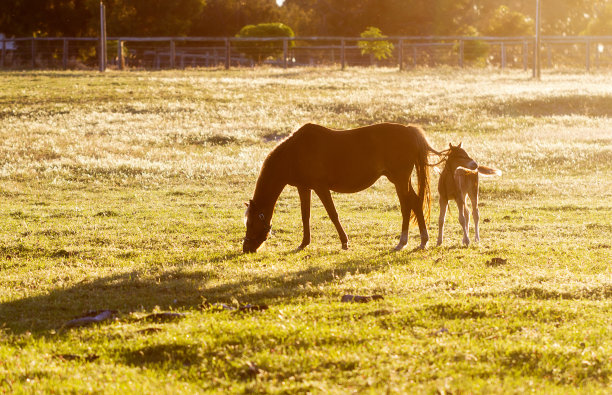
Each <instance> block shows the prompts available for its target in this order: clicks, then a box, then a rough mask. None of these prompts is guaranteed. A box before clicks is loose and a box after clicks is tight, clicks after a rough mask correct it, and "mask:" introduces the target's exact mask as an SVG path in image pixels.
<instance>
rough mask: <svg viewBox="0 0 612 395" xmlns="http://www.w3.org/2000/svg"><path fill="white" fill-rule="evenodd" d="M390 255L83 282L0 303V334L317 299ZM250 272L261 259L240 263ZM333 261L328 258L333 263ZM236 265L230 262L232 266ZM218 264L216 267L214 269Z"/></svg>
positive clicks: (218, 260) (176, 270)
mask: <svg viewBox="0 0 612 395" xmlns="http://www.w3.org/2000/svg"><path fill="white" fill-rule="evenodd" d="M388 254H389V253H376V254H372V255H371V256H366V257H363V258H359V259H356V258H348V257H346V258H345V257H342V254H337V253H336V254H330V255H333V256H336V257H339V258H340V259H337V258H336V259H335V260H336V262H337V263H335V264H333V265H329V266H325V267H322V266H317V265H313V266H308V267H306V268H304V266H303V265H302V269H299V270H291V268H288V269H287V270H281V271H280V272H279V271H275V272H274V274H267V273H266V271H265V270H261V271H260V270H253V271H252V272H249V273H244V274H242V275H241V276H240V277H239V278H237V279H234V278H232V277H231V276H230V277H227V276H224V274H223V273H222V271H223V268H222V267H220V266H222V265H223V263H224V262H231V261H232V260H235V259H240V258H237V257H238V256H240V255H242V254H238V253H234V252H228V253H227V254H225V255H223V254H221V255H219V256H214V257H212V259H211V260H206V263H209V264H210V263H212V264H215V268H214V269H199V268H197V269H193V267H192V266H189V265H185V264H184V262H181V261H177V262H176V265H174V264H169V265H168V266H169V267H170V269H167V270H164V271H161V272H160V271H158V272H155V273H153V274H151V273H149V272H147V271H143V270H142V269H138V270H131V271H127V272H123V273H119V274H113V275H109V276H105V277H99V278H95V279H92V280H83V281H81V282H79V283H76V284H74V285H71V286H69V287H58V288H56V289H53V290H51V291H50V292H47V293H44V294H40V295H35V296H29V297H24V298H21V299H16V300H12V301H7V302H3V303H0V329H2V328H3V329H4V330H8V331H9V332H11V333H13V334H20V333H24V332H26V331H27V332H30V333H31V334H32V335H35V336H36V335H41V336H42V335H44V334H45V333H48V331H49V330H58V329H60V328H61V327H62V325H63V324H65V323H66V322H68V321H69V320H71V319H73V318H75V317H78V316H80V315H82V314H84V313H86V312H88V311H98V310H117V311H118V312H119V313H121V314H126V313H131V312H151V311H153V310H155V309H156V308H158V309H161V310H166V311H167V310H178V311H185V310H193V309H200V308H202V306H203V302H205V303H233V302H235V301H236V300H237V301H239V302H240V303H252V304H259V303H266V304H274V303H275V301H278V300H280V299H289V298H295V297H300V296H305V297H309V296H310V297H316V296H321V295H323V294H324V291H323V290H322V288H324V287H321V286H323V285H325V284H328V283H330V282H333V281H335V280H337V279H338V278H342V277H344V276H345V275H346V274H347V273H354V272H356V271H359V273H362V274H367V273H369V272H372V271H376V270H380V269H381V268H383V267H384V266H385V265H384V264H383V263H382V262H381V261H379V258H381V257H384V256H385V255H388ZM281 258H284V259H286V260H291V259H308V256H307V255H304V254H295V253H287V254H286V255H284V256H283V255H281ZM244 259H245V260H249V264H250V265H253V266H254V267H255V268H256V267H257V265H262V268H265V265H266V264H265V263H262V262H263V258H256V259H253V258H244ZM332 259H333V258H332ZM233 264H235V263H233ZM218 265H219V266H218Z"/></svg>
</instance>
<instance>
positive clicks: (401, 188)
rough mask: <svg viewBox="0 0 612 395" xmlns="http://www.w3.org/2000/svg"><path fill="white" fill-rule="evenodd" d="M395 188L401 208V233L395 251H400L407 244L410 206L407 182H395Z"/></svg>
mask: <svg viewBox="0 0 612 395" xmlns="http://www.w3.org/2000/svg"><path fill="white" fill-rule="evenodd" d="M395 190H396V191H397V197H398V198H399V201H400V207H401V209H402V233H401V235H400V241H399V243H398V244H397V246H396V247H395V250H396V251H400V250H402V249H403V248H404V247H405V246H406V244H408V228H409V226H410V213H411V211H412V208H411V206H410V196H409V194H408V183H407V182H405V183H397V184H395Z"/></svg>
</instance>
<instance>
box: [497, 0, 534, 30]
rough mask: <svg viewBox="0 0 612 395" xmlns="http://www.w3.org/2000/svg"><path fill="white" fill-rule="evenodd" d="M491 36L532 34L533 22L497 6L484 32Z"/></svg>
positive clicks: (518, 13) (519, 14) (517, 13)
mask: <svg viewBox="0 0 612 395" xmlns="http://www.w3.org/2000/svg"><path fill="white" fill-rule="evenodd" d="M486 32H487V34H489V35H491V36H526V35H531V34H533V20H532V19H530V18H529V17H527V16H525V15H523V14H521V13H520V12H517V11H511V10H510V9H509V8H508V7H506V6H504V5H502V6H499V7H498V8H497V9H496V10H495V13H494V14H493V17H492V18H491V20H490V21H489V26H488V27H487V30H486Z"/></svg>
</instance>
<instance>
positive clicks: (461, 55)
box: [459, 40, 465, 68]
mask: <svg viewBox="0 0 612 395" xmlns="http://www.w3.org/2000/svg"><path fill="white" fill-rule="evenodd" d="M464 56H465V44H464V41H463V40H459V67H461V68H463V59H464Z"/></svg>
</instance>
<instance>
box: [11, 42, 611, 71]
mask: <svg viewBox="0 0 612 395" xmlns="http://www.w3.org/2000/svg"><path fill="white" fill-rule="evenodd" d="M363 41H387V42H390V43H392V44H393V50H392V51H391V53H390V56H388V57H387V58H386V59H381V60H376V59H375V57H374V56H373V55H371V54H367V53H366V54H363V53H362V50H361V47H360V46H359V42H363ZM534 42H535V40H534V38H533V37H462V36H452V37H451V36H449V37H387V38H384V39H373V38H369V39H368V38H359V37H294V38H236V37H231V38H217V37H151V38H141V37H110V38H108V39H107V40H106V41H105V42H104V44H105V51H102V50H101V48H103V47H102V45H101V44H102V40H100V39H99V38H12V39H6V38H4V39H2V38H0V68H1V69H74V68H98V67H99V68H101V69H104V67H105V66H106V65H108V66H109V67H113V68H117V69H124V68H137V69H174V68H181V69H182V68H186V67H225V68H230V67H240V66H253V65H256V64H260V63H266V64H273V65H276V66H278V67H294V66H305V65H308V66H316V65H338V66H339V67H342V68H344V67H346V66H387V67H389V66H391V67H399V69H404V68H407V67H416V66H426V67H436V66H442V65H448V66H455V67H482V66H493V67H499V68H501V69H504V68H522V69H525V70H527V69H531V68H532V67H533V64H534V53H535V52H534V47H535V46H534ZM102 53H106V54H107V55H106V59H105V62H103V57H102V56H101V55H100V54H102ZM540 53H541V59H542V60H541V62H542V68H574V69H575V68H582V69H585V70H586V71H589V70H591V69H592V68H610V67H612V36H603V37H601V36H573V37H555V36H548V37H547V36H545V37H543V38H542V41H541V52H540Z"/></svg>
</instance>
